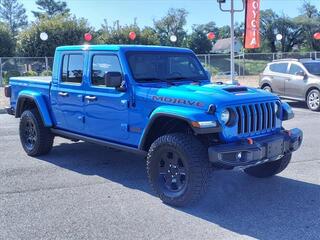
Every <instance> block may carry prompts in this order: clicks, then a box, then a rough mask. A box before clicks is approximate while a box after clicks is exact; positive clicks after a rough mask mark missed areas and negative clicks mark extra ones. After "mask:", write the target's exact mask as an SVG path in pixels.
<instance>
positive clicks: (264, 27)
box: [260, 9, 279, 52]
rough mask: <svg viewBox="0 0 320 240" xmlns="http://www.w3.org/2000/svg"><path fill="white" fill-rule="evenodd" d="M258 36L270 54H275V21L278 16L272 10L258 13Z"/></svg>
mask: <svg viewBox="0 0 320 240" xmlns="http://www.w3.org/2000/svg"><path fill="white" fill-rule="evenodd" d="M260 16H261V17H260V34H261V36H262V39H263V41H265V42H266V45H267V46H269V50H270V51H271V52H276V51H277V48H276V44H275V42H276V34H277V32H276V31H277V29H276V28H277V20H278V18H279V16H278V15H277V14H276V13H275V12H274V11H273V10H272V9H267V10H263V11H261V13H260Z"/></svg>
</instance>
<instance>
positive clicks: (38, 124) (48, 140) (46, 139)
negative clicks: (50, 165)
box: [19, 109, 54, 156]
mask: <svg viewBox="0 0 320 240" xmlns="http://www.w3.org/2000/svg"><path fill="white" fill-rule="evenodd" d="M28 124H32V125H33V126H32V127H33V129H34V130H33V132H34V135H35V136H36V138H35V140H34V144H31V145H29V146H28V143H27V140H26V130H27V126H29V125H28ZM19 134H20V141H21V144H22V147H23V149H24V150H25V152H26V153H27V154H28V155H29V156H40V155H45V154H47V153H49V152H50V150H51V148H52V145H53V141H54V135H53V134H52V133H51V132H50V129H49V128H47V127H45V126H44V124H43V121H42V119H41V116H40V114H39V112H38V110H36V109H30V110H26V111H24V112H23V113H22V115H21V118H20V125H19Z"/></svg>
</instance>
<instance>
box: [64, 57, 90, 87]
mask: <svg viewBox="0 0 320 240" xmlns="http://www.w3.org/2000/svg"><path fill="white" fill-rule="evenodd" d="M83 60H84V57H83V55H81V54H66V55H64V56H63V60H62V61H63V63H62V76H61V81H62V82H64V83H76V84H81V82H82V76H83Z"/></svg>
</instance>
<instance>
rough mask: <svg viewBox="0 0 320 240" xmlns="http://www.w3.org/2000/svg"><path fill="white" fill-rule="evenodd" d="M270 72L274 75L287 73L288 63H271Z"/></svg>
mask: <svg viewBox="0 0 320 240" xmlns="http://www.w3.org/2000/svg"><path fill="white" fill-rule="evenodd" d="M270 70H271V71H272V72H275V73H287V70H288V63H273V64H271V65H270Z"/></svg>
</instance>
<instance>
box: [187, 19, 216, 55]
mask: <svg viewBox="0 0 320 240" xmlns="http://www.w3.org/2000/svg"><path fill="white" fill-rule="evenodd" d="M217 31H218V28H217V27H216V24H215V23H214V22H209V23H207V24H201V25H194V26H193V27H192V33H191V35H190V37H189V38H188V45H187V46H188V47H189V48H191V49H192V50H193V51H194V52H195V53H198V54H203V53H209V52H210V51H211V49H212V46H213V43H212V41H211V40H209V39H208V37H207V33H208V32H217Z"/></svg>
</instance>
